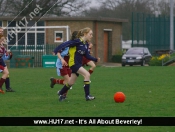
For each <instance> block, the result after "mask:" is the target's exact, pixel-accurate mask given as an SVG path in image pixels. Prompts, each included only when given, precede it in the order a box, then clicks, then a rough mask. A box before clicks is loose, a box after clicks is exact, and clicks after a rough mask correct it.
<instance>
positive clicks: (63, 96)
mask: <svg viewBox="0 0 175 132" xmlns="http://www.w3.org/2000/svg"><path fill="white" fill-rule="evenodd" d="M57 94H58V96H59V97H58V98H59V101H60V102H61V101H63V100H65V99H66V96H65V94H63V95H61V94H60V91H58V92H57Z"/></svg>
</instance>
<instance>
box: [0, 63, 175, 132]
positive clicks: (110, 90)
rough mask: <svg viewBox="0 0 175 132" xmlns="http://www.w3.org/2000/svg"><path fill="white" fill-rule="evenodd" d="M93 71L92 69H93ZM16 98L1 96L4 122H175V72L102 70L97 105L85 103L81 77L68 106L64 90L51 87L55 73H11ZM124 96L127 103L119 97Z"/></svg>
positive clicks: (1, 130)
mask: <svg viewBox="0 0 175 132" xmlns="http://www.w3.org/2000/svg"><path fill="white" fill-rule="evenodd" d="M87 68H88V67H87ZM9 71H10V79H11V86H12V88H13V89H14V90H16V92H15V93H5V94H0V98H1V112H0V116H1V117H167V116H168V117H174V116H175V101H174V100H175V94H174V91H175V67H173V66H169V67H161V66H160V67H158V66H157V67H156V66H155V67H140V66H133V67H114V68H110V67H97V68H96V70H95V72H94V73H93V74H92V76H91V82H92V83H91V94H92V95H94V96H95V97H96V99H95V100H93V101H85V98H84V89H83V78H82V77H81V76H80V77H79V78H78V80H77V81H76V84H75V85H74V86H73V89H72V90H70V91H69V92H68V98H67V99H66V100H65V101H64V102H59V101H58V96H57V94H56V93H57V91H58V90H59V89H61V88H62V86H61V85H55V87H54V88H53V89H52V88H50V86H49V85H50V81H49V79H50V77H52V76H53V77H57V74H56V69H55V68H24V69H23V68H20V69H12V68H11V69H9ZM117 91H122V92H124V93H125V95H126V101H125V102H124V103H115V102H114V100H113V95H114V94H115V92H117ZM174 130H175V127H167V126H155V127H150V126H148V127H143V126H139V127H129V126H127V127H124V126H115V127H111V126H105V127H103V126H93V127H88V126H81V127H68V126H67V127H57V126H48V127H43V126H25V127H21V126H8V127H7V126H0V132H24V131H25V132H34V131H36V132H56V131H60V132H63V131H69V132H77V131H78V132H89V131H92V132H103V131H106V132H116V131H117V132H174Z"/></svg>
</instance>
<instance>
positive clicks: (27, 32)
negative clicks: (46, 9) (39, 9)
mask: <svg viewBox="0 0 175 132" xmlns="http://www.w3.org/2000/svg"><path fill="white" fill-rule="evenodd" d="M39 26H44V21H39V22H37V23H36V22H35V21H30V22H27V23H26V22H25V21H8V27H10V29H8V30H7V34H8V35H7V36H8V47H7V49H10V48H11V47H13V48H16V46H19V45H20V46H22V47H24V49H38V46H39V47H42V48H44V44H45V39H44V36H45V30H44V28H42V29H41V28H40V29H39V28H32V29H31V27H39ZM40 49H41V48H40Z"/></svg>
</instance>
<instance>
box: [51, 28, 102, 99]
mask: <svg viewBox="0 0 175 132" xmlns="http://www.w3.org/2000/svg"><path fill="white" fill-rule="evenodd" d="M92 37H93V32H92V30H91V29H90V28H84V29H81V30H79V31H78V34H77V38H78V39H75V40H70V41H67V42H64V43H62V44H60V45H59V46H58V47H57V48H55V49H54V53H55V54H57V53H58V52H59V51H61V50H62V49H64V48H66V47H69V66H70V68H71V70H72V73H71V77H70V79H69V81H68V83H67V84H65V85H64V87H63V88H62V89H61V90H60V92H59V101H63V100H64V99H65V96H64V94H65V93H66V91H67V90H69V89H70V87H71V86H72V85H73V84H74V83H75V81H76V79H77V77H78V76H79V74H80V75H82V76H83V77H84V84H85V85H84V91H85V99H86V101H88V100H93V99H95V97H94V96H92V95H90V73H89V72H88V71H87V70H86V69H85V68H83V66H82V59H83V56H85V57H86V58H87V59H89V60H93V61H95V62H99V61H100V58H94V57H92V56H91V55H90V54H89V52H88V47H87V42H88V41H91V39H92Z"/></svg>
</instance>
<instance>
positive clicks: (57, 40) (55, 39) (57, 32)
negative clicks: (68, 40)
mask: <svg viewBox="0 0 175 132" xmlns="http://www.w3.org/2000/svg"><path fill="white" fill-rule="evenodd" d="M57 34H62V35H61V36H60V39H59V38H58V37H59V36H58V37H57ZM63 38H64V36H63V31H55V32H54V42H56V43H58V42H63Z"/></svg>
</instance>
